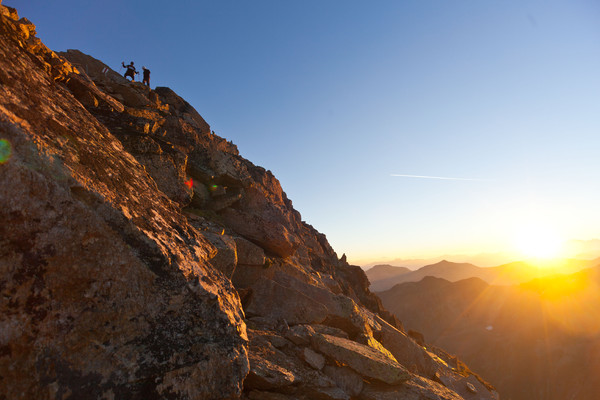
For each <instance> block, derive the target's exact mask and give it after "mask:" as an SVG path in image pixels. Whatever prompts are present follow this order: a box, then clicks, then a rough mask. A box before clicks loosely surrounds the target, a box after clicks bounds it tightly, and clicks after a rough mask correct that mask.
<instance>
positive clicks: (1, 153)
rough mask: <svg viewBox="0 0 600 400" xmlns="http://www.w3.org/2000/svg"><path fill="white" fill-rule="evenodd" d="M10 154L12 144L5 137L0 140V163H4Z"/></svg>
mask: <svg viewBox="0 0 600 400" xmlns="http://www.w3.org/2000/svg"><path fill="white" fill-rule="evenodd" d="M11 155H12V146H11V145H10V142H9V141H8V140H6V139H1V140H0V164H4V163H5V162H7V161H8V160H9V159H10V156H11Z"/></svg>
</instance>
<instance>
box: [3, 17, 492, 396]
mask: <svg viewBox="0 0 600 400" xmlns="http://www.w3.org/2000/svg"><path fill="white" fill-rule="evenodd" d="M0 7H1V8H0V10H1V11H2V16H1V17H0V18H1V20H0V55H1V57H0V83H1V86H0V139H3V140H7V141H8V142H9V143H10V146H11V148H12V155H11V157H10V158H9V159H8V161H5V162H4V163H3V164H0V184H1V185H2V187H3V188H6V190H3V191H2V192H1V193H0V218H2V221H3V222H4V223H3V224H1V225H0V233H1V236H0V241H1V242H0V243H1V244H2V246H1V247H0V252H1V253H0V291H1V294H2V297H1V298H0V310H1V311H2V314H1V316H0V327H1V328H2V329H1V331H2V335H0V376H1V377H2V379H0V398H2V397H6V398H11V399H12V398H39V399H54V398H78V399H88V398H89V399H96V398H132V399H135V398H140V399H142V398H143V399H152V398H173V399H211V398H215V399H217V398H218V399H222V398H240V397H241V398H244V399H281V398H291V399H350V398H363V399H384V398H394V397H393V396H396V397H398V396H408V397H407V398H415V399H421V398H422V399H425V398H440V399H455V398H460V397H459V396H458V395H457V394H456V392H454V391H452V390H455V389H451V388H453V387H454V386H453V385H455V383H456V382H459V381H461V380H462V379H464V378H467V376H463V375H461V374H460V373H459V371H456V370H454V369H452V367H450V366H448V364H447V363H446V362H444V361H443V360H442V359H440V358H439V357H438V356H437V355H435V354H433V353H430V352H428V351H427V350H426V349H424V348H423V347H421V346H420V345H418V344H417V343H416V342H415V341H414V340H412V339H411V338H409V337H408V336H407V335H406V334H405V333H404V332H403V329H402V326H401V324H400V323H399V321H397V320H396V319H395V318H394V317H393V316H392V315H391V314H389V313H388V312H387V311H385V309H384V308H383V307H382V305H381V301H380V300H379V299H378V298H377V297H376V296H375V295H373V294H372V293H371V292H370V291H369V290H368V285H369V282H368V280H367V278H366V276H365V274H364V272H363V271H362V269H360V268H359V267H357V266H351V265H348V263H347V262H346V260H345V257H342V258H341V259H338V257H337V255H336V253H335V252H334V251H333V249H332V248H331V246H330V245H329V243H328V242H327V239H326V237H325V236H324V235H323V234H321V233H319V232H317V231H316V230H315V229H314V228H313V227H311V226H310V225H308V224H306V223H305V222H303V221H302V219H301V216H300V214H299V213H298V212H297V211H296V210H294V208H293V206H292V203H291V201H290V200H289V199H288V198H287V196H286V195H285V193H284V192H283V190H282V188H281V186H280V184H279V182H278V181H277V179H276V178H275V177H274V176H273V175H272V174H271V173H270V172H269V171H266V170H264V169H263V168H261V167H257V166H255V165H253V164H252V163H251V162H249V161H248V160H245V159H244V158H243V157H241V156H240V155H239V154H238V151H237V148H236V147H235V145H233V144H232V143H230V142H228V141H227V140H225V139H222V138H220V137H218V136H216V135H214V134H213V133H211V131H210V127H209V125H208V124H207V123H206V122H205V121H204V120H203V119H202V117H201V116H200V114H198V112H196V110H194V109H193V107H191V105H190V104H188V103H187V102H186V101H185V100H183V99H181V98H180V97H179V96H177V94H175V93H174V92H173V91H172V90H171V89H168V88H156V89H155V90H151V89H150V88H147V87H145V86H143V85H141V84H139V83H131V82H128V81H126V80H125V79H124V78H122V77H121V76H119V75H118V74H117V73H116V72H114V71H112V70H111V69H110V68H109V67H108V66H106V65H104V64H103V63H101V62H100V61H98V60H96V59H94V58H92V57H90V56H88V55H85V54H83V53H81V52H79V51H76V50H69V51H67V52H65V53H59V54H56V53H54V52H52V51H51V50H49V49H47V48H46V47H45V46H44V45H43V44H42V43H41V42H40V41H39V39H37V38H36V37H35V35H34V34H35V27H34V26H33V24H31V23H30V22H29V21H26V20H24V19H21V20H19V19H18V16H17V13H16V11H14V10H12V9H9V8H7V7H2V6H0ZM240 300H241V301H240ZM247 326H248V330H247V329H246V327H247ZM246 332H248V335H247V334H246ZM440 377H443V379H441V378H440ZM436 379H437V382H435V381H434V380H436ZM481 386H482V387H484V390H480V392H479V393H478V396H479V397H478V398H482V399H492V398H497V396H496V394H495V393H493V392H490V391H488V390H487V389H485V386H483V385H481ZM436 396H437V397H436ZM465 398H468V397H465Z"/></svg>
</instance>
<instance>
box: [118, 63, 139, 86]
mask: <svg viewBox="0 0 600 400" xmlns="http://www.w3.org/2000/svg"><path fill="white" fill-rule="evenodd" d="M121 64H122V65H123V68H127V71H125V75H123V76H124V77H125V78H127V77H128V76H129V77H131V82H135V75H136V74H139V72H137V71H136V70H135V67H134V66H133V61H132V62H131V63H129V65H125V62H123V61H121Z"/></svg>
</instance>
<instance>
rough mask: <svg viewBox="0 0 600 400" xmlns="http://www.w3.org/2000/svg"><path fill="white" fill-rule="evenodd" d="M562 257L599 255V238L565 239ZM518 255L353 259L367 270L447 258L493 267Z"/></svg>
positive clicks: (406, 265) (436, 261)
mask: <svg viewBox="0 0 600 400" xmlns="http://www.w3.org/2000/svg"><path fill="white" fill-rule="evenodd" d="M562 253H563V257H565V258H572V259H581V260H591V259H595V258H598V257H600V239H588V240H578V239H572V240H567V241H566V242H565V243H564V245H563V252H562ZM518 258H519V256H518V255H517V254H516V253H514V254H510V253H500V252H498V253H478V254H445V255H441V256H437V257H431V258H410V259H405V258H395V259H393V260H385V261H381V260H380V261H374V262H373V261H364V262H362V263H360V262H357V261H355V263H357V264H358V265H362V266H363V269H365V270H367V269H369V268H372V267H374V266H376V265H393V266H396V267H407V268H409V269H412V270H415V269H419V268H421V267H423V266H425V265H431V264H435V263H438V262H440V261H442V260H448V261H452V262H457V263H469V264H473V265H477V266H480V267H494V266H497V265H502V264H507V263H510V262H511V261H514V260H515V259H518Z"/></svg>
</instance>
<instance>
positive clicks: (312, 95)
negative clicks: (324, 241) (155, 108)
mask: <svg viewBox="0 0 600 400" xmlns="http://www.w3.org/2000/svg"><path fill="white" fill-rule="evenodd" d="M3 4H4V5H9V6H13V7H16V8H17V9H18V11H19V13H20V15H21V16H24V17H27V18H29V19H30V20H31V21H32V22H33V23H34V24H36V25H37V27H38V36H39V37H40V38H41V39H42V40H43V41H44V43H46V45H48V46H49V47H50V48H52V49H53V50H56V51H63V50H66V49H70V48H75V49H79V50H81V51H83V52H85V53H87V54H90V55H92V56H94V57H96V58H99V59H100V60H102V61H103V62H105V63H106V64H108V65H110V66H111V67H112V68H113V69H115V70H117V71H120V63H121V61H125V62H129V61H131V60H133V61H135V63H136V65H137V66H138V67H141V66H142V65H145V66H147V67H148V68H150V69H151V71H152V76H151V84H152V86H169V87H171V88H172V89H173V90H175V91H176V92H177V93H178V94H180V95H181V96H182V97H184V98H185V99H186V100H188V101H189V102H190V103H191V104H192V105H193V106H194V107H195V108H196V109H197V110H198V112H199V113H200V114H201V115H202V116H203V117H204V118H205V119H206V120H207V122H208V123H209V124H211V126H212V129H214V130H215V131H216V133H217V134H219V135H220V136H223V137H225V138H227V139H229V140H232V141H233V142H234V143H236V144H237V145H238V147H239V149H240V152H241V154H242V155H243V156H244V157H246V158H248V159H249V160H251V161H252V162H254V163H255V164H258V165H261V166H263V167H265V168H267V169H270V170H271V171H273V173H274V174H275V176H277V177H278V178H279V180H280V181H281V183H282V186H283V188H284V190H285V191H286V193H287V194H288V197H289V198H290V199H291V200H292V201H293V203H294V206H295V208H296V209H298V210H299V211H300V213H301V214H302V216H303V219H304V220H305V221H307V222H308V223H310V224H312V225H313V226H314V227H315V228H316V229H318V230H319V231H321V232H323V233H325V234H326V235H327V237H328V239H329V241H330V242H331V244H332V245H333V247H334V249H335V250H336V251H337V252H338V254H340V255H341V254H342V253H346V254H347V255H348V258H349V261H351V262H356V263H362V262H366V261H367V260H375V259H376V260H382V259H386V258H396V257H402V258H410V257H423V256H434V255H439V254H444V253H462V252H496V251H504V250H507V249H509V248H510V247H511V246H512V243H513V238H514V237H515V236H518V235H519V234H522V233H523V230H524V229H525V227H526V226H529V227H532V226H533V230H534V231H535V229H538V230H539V229H541V230H551V231H555V232H557V233H558V234H559V235H560V236H561V237H564V238H577V239H590V238H597V237H600V207H599V205H600V3H598V2H597V1H595V0H593V1H592V0H569V1H567V0H564V1H553V0H547V1H537V0H522V1H517V0H513V1H507V0H503V1H499V0H477V1H475V0H469V1H466V0H465V1H458V0H457V1H447V0H439V1H428V0H423V1H422V0H419V1H417V0H415V1H383V0H381V1H354V0H327V1H324V0H318V1H315V0H305V1H291V0H290V1H288V0H269V1H267V0H255V1H242V0H240V1H230V0H211V1H191V0H190V1H184V0H181V1H172V2H152V1H144V2H142V1H113V0H108V1H93V2H92V1H89V2H88V1H81V0H78V1H72V0H64V1H61V0H55V1H47V0H5V1H4V2H3ZM121 72H122V71H121ZM398 175H415V176H421V177H410V176H398ZM422 176H428V177H444V178H462V179H460V180H457V179H432V178H424V177H422ZM526 232H529V231H526Z"/></svg>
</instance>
